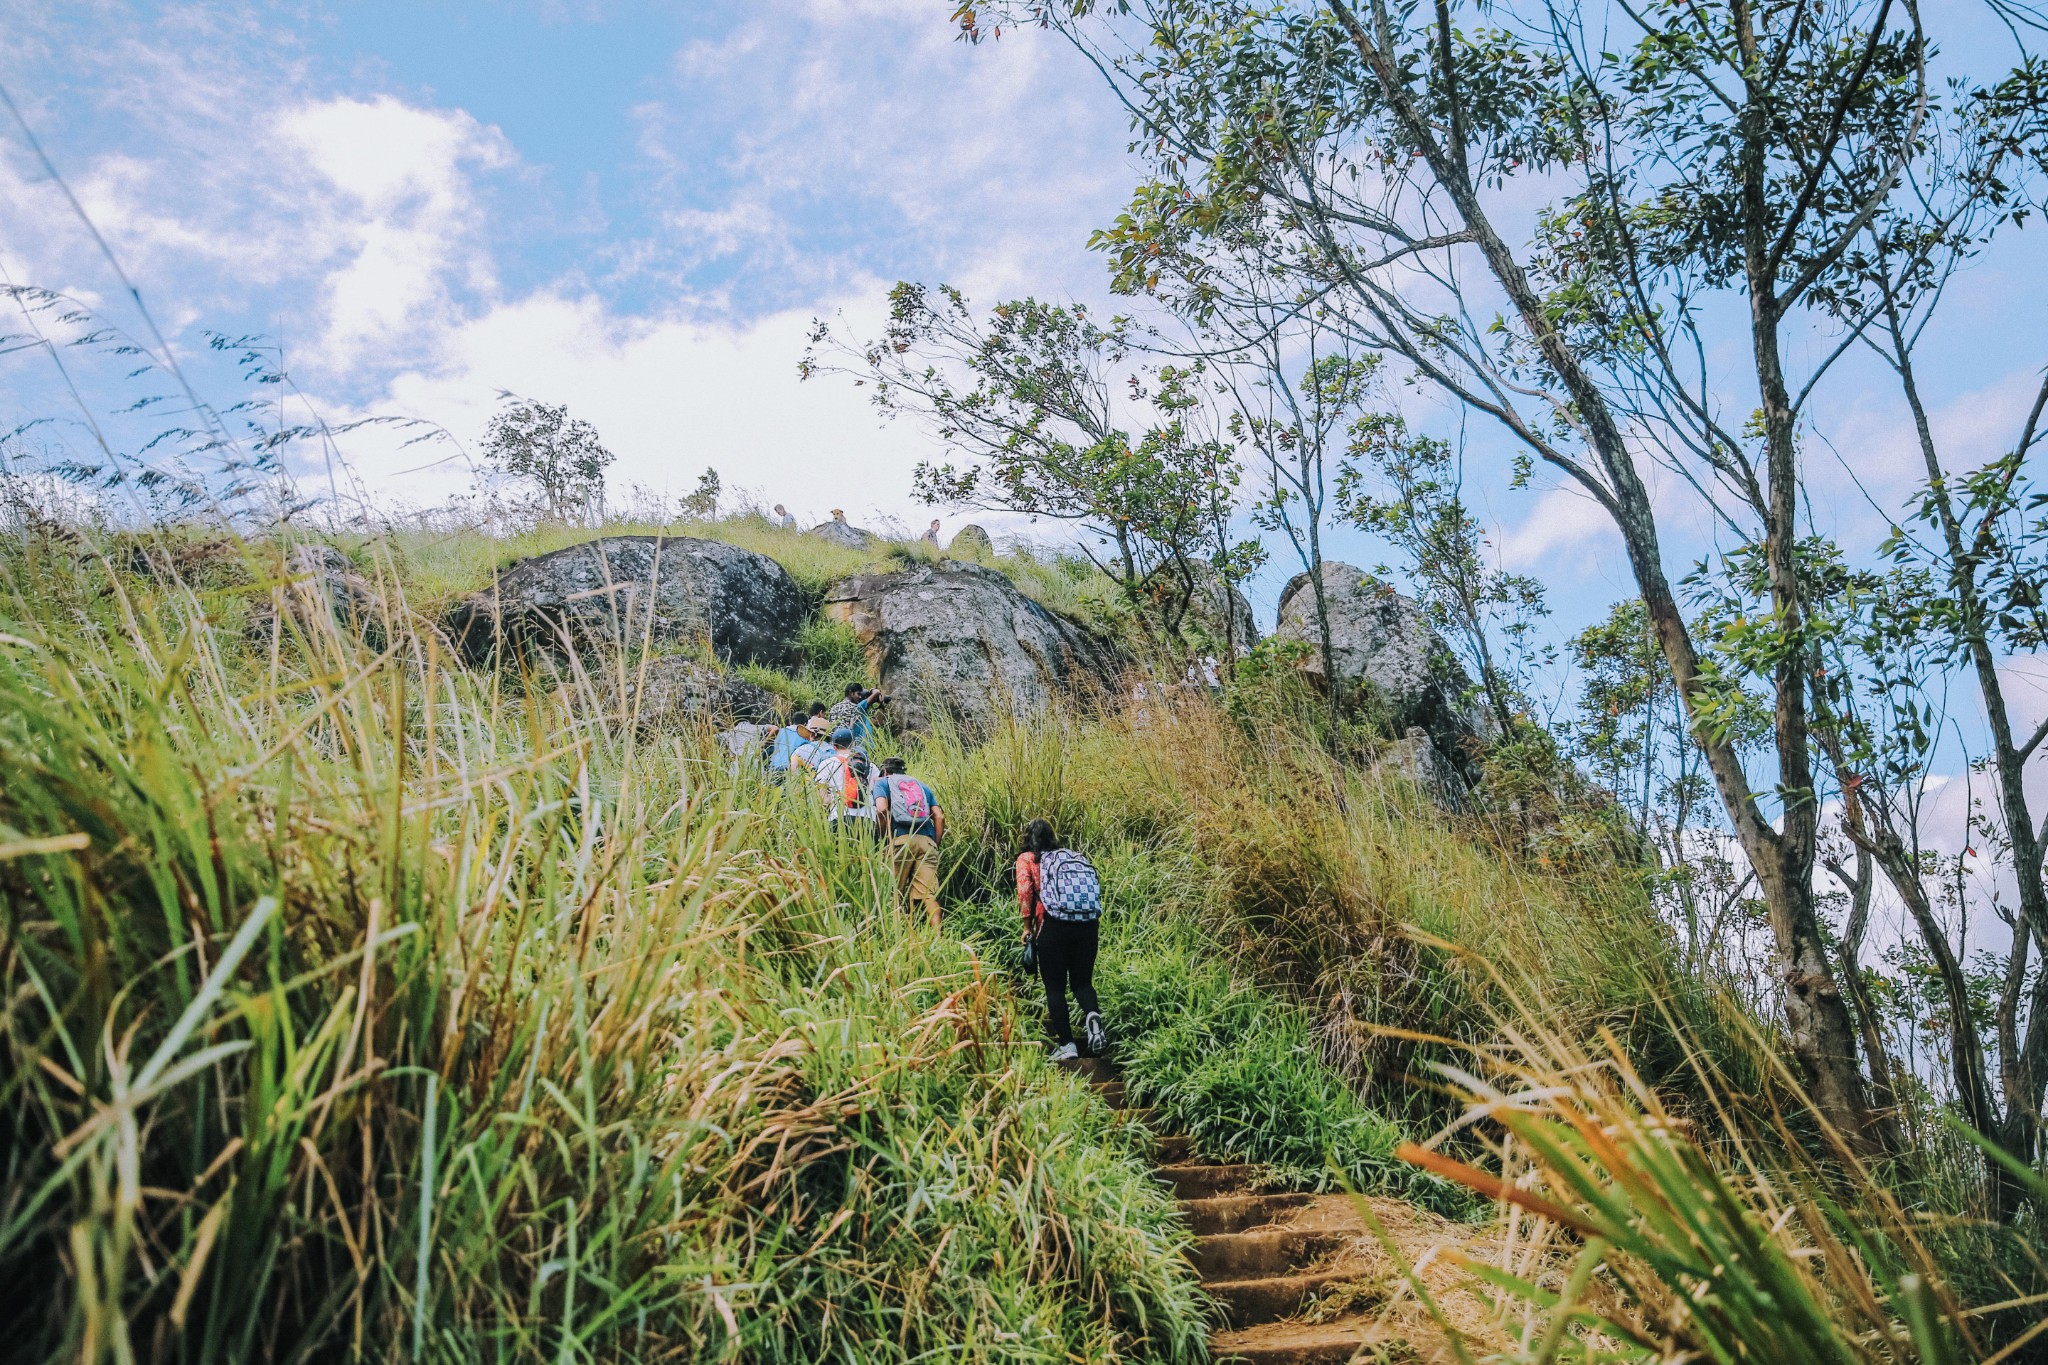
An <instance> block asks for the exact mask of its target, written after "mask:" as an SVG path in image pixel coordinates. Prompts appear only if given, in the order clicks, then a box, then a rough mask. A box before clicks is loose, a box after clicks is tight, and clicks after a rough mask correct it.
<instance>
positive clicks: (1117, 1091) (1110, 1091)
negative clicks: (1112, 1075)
mask: <svg viewBox="0 0 2048 1365" xmlns="http://www.w3.org/2000/svg"><path fill="white" fill-rule="evenodd" d="M1095 1093H1096V1094H1098V1095H1100V1096H1102V1102H1103V1103H1104V1104H1106V1105H1108V1106H1109V1107H1110V1108H1112V1109H1121V1108H1123V1107H1124V1083H1123V1082H1122V1081H1097V1082H1095Z"/></svg>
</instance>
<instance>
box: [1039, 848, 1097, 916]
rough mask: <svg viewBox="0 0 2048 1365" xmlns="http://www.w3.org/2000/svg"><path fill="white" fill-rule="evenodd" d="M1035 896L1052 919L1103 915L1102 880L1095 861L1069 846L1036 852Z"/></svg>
mask: <svg viewBox="0 0 2048 1365" xmlns="http://www.w3.org/2000/svg"><path fill="white" fill-rule="evenodd" d="M1038 898H1039V900H1040V901H1041V902H1042V903H1043V904H1044V906H1045V913H1046V914H1048V915H1051V916H1052V917H1053V918H1054V919H1064V920H1091V919H1101V918H1102V879H1101V878H1100V877H1098V876H1096V875H1095V864H1093V863H1091V862H1089V861H1088V859H1087V857H1086V856H1085V855H1083V854H1081V853H1077V852H1075V851H1074V850H1073V849H1071V848H1056V849H1053V850H1052V851H1051V852H1049V853H1041V854H1039V855H1038Z"/></svg>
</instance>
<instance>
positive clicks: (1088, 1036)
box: [1081, 1010, 1109, 1057]
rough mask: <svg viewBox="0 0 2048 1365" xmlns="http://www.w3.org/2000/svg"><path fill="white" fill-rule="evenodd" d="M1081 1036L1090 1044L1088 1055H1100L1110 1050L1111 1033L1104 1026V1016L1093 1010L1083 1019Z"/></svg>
mask: <svg viewBox="0 0 2048 1365" xmlns="http://www.w3.org/2000/svg"><path fill="white" fill-rule="evenodd" d="M1081 1037H1082V1039H1083V1040H1085V1041H1086V1042H1087V1044H1088V1055H1089V1056H1091V1057H1100V1056H1101V1055H1102V1054H1103V1053H1105V1052H1107V1051H1109V1034H1108V1032H1107V1031H1105V1030H1104V1029H1103V1027H1102V1016H1101V1015H1099V1014H1096V1013H1095V1012H1093V1011H1092V1010H1091V1011H1090V1012H1089V1014H1088V1017H1087V1018H1086V1019H1083V1020H1082V1021H1081Z"/></svg>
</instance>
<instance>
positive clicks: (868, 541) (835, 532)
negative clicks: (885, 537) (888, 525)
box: [810, 521, 882, 550]
mask: <svg viewBox="0 0 2048 1365" xmlns="http://www.w3.org/2000/svg"><path fill="white" fill-rule="evenodd" d="M810 533H811V534H812V535H814V536H819V537H822V538H823V539H825V540H829V541H831V542H832V543H833V544H834V545H844V546H845V547H846V548H847V549H849V550H872V549H874V548H875V547H876V546H877V545H879V544H881V543H882V538H881V537H880V536H878V535H876V534H875V533H874V532H873V531H864V530H862V529H861V528H860V527H858V526H855V525H853V524H852V523H851V522H845V521H821V522H819V523H818V524H817V525H816V526H813V527H812V528H811V532H810Z"/></svg>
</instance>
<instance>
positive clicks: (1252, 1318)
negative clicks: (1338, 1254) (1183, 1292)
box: [1202, 1271, 1357, 1327]
mask: <svg viewBox="0 0 2048 1365" xmlns="http://www.w3.org/2000/svg"><path fill="white" fill-rule="evenodd" d="M1356 1278H1357V1276H1356V1274H1355V1273H1352V1274H1347V1273H1345V1272H1343V1271H1322V1272H1318V1273H1316V1274H1312V1275H1264V1276H1260V1277H1259V1278H1257V1279H1245V1280H1213V1281H1209V1282H1206V1283H1204V1284H1203V1285H1202V1289H1203V1290H1204V1292H1206V1293H1207V1294H1208V1295H1209V1297H1210V1298H1212V1299H1214V1300H1215V1301H1216V1304H1217V1306H1218V1307H1219V1308H1221V1309H1222V1310H1223V1323H1224V1325H1225V1326H1226V1327H1251V1326H1255V1325H1256V1324H1258V1323H1262V1322H1276V1321H1278V1320H1279V1319H1281V1318H1286V1317H1292V1316H1293V1315H1294V1314H1296V1313H1298V1312H1300V1311H1301V1307H1302V1305H1303V1304H1304V1303H1305V1302H1307V1300H1308V1299H1309V1297H1310V1296H1311V1295H1313V1294H1317V1293H1320V1292H1321V1291H1322V1290H1325V1289H1328V1288H1330V1287H1331V1286H1333V1285H1339V1284H1343V1283H1344V1282H1345V1281H1347V1280H1352V1279H1356Z"/></svg>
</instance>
